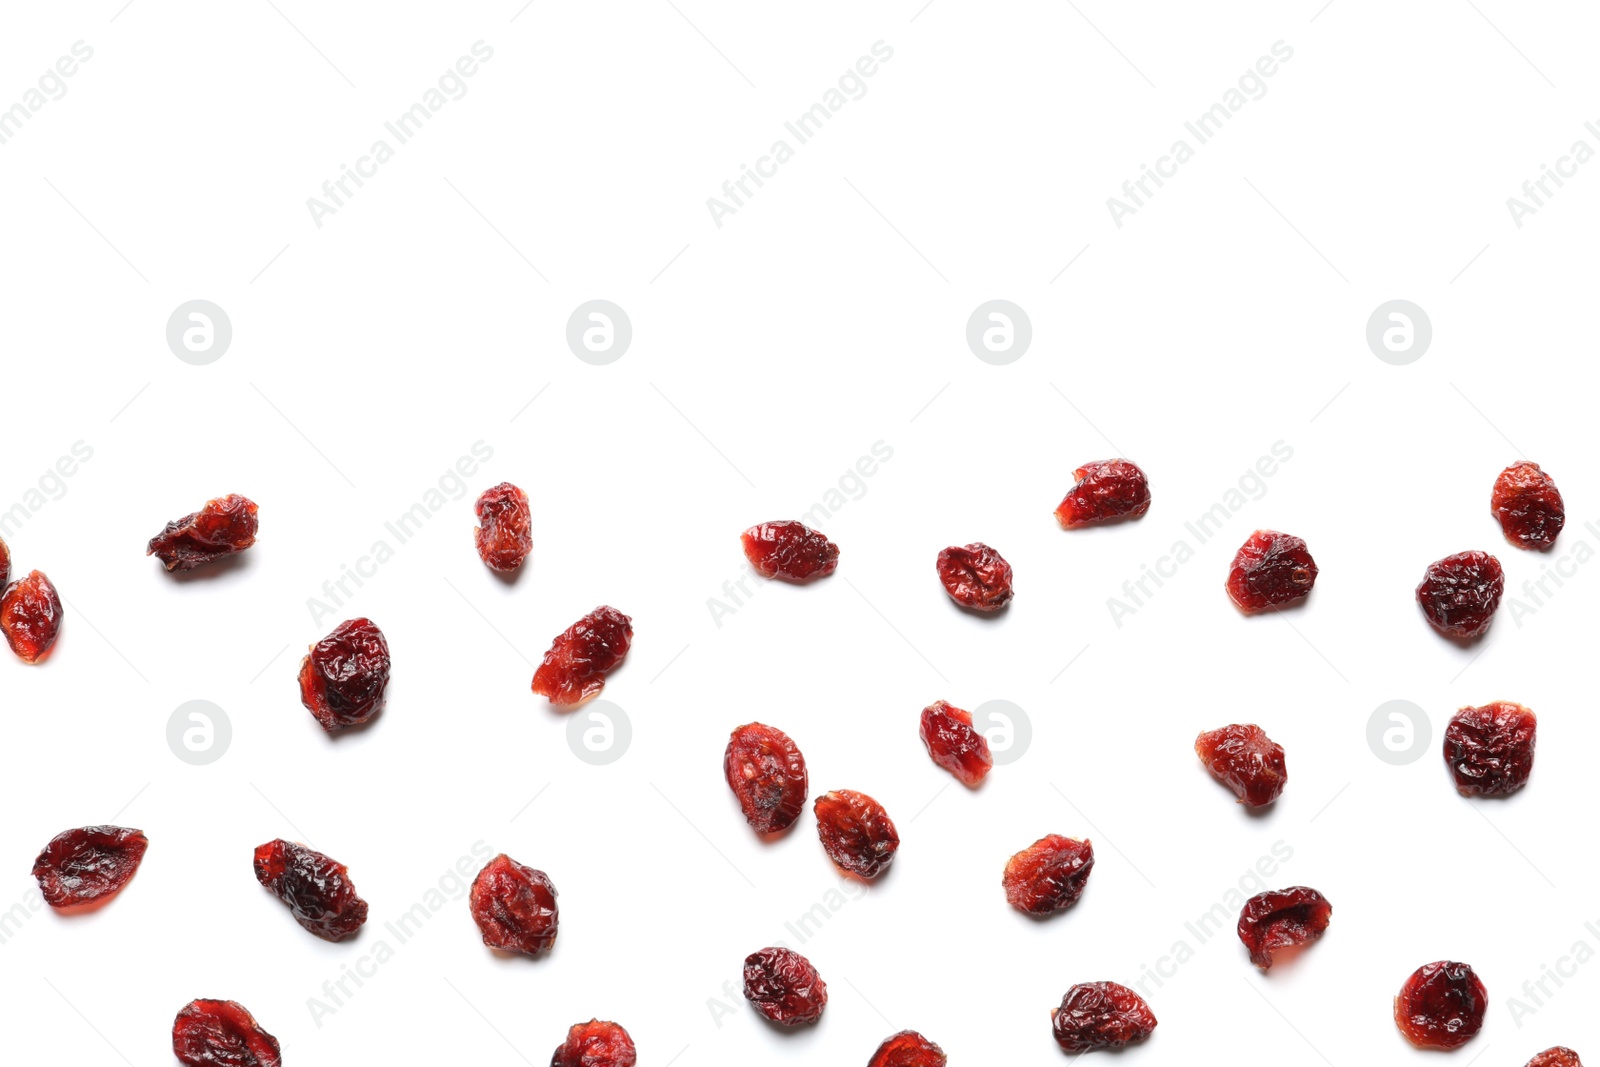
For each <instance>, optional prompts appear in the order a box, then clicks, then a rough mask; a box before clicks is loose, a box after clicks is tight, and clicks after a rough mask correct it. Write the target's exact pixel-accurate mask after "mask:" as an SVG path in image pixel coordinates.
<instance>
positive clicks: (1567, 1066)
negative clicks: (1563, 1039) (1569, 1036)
mask: <svg viewBox="0 0 1600 1067" xmlns="http://www.w3.org/2000/svg"><path fill="white" fill-rule="evenodd" d="M1528 1067H1583V1061H1582V1060H1580V1059H1578V1054H1577V1053H1576V1052H1574V1051H1572V1050H1571V1049H1570V1048H1562V1047H1560V1046H1559V1045H1558V1046H1556V1047H1555V1048H1547V1049H1545V1050H1544V1051H1543V1052H1541V1053H1539V1054H1538V1055H1537V1056H1535V1057H1534V1058H1533V1059H1531V1060H1529V1061H1528Z"/></svg>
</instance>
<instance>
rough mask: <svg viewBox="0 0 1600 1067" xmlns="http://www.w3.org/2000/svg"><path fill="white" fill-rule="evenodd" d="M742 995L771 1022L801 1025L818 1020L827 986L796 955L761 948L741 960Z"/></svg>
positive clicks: (786, 951)
mask: <svg viewBox="0 0 1600 1067" xmlns="http://www.w3.org/2000/svg"><path fill="white" fill-rule="evenodd" d="M744 996H745V999H746V1000H748V1001H749V1002H750V1003H751V1004H753V1005H755V1009H756V1011H758V1012H760V1013H761V1014H762V1015H763V1016H765V1017H766V1018H767V1019H770V1020H771V1021H772V1022H775V1023H777V1024H779V1025H780V1026H801V1025H803V1024H805V1023H814V1022H816V1021H817V1020H818V1019H820V1018H822V1009H823V1008H826V1007H827V1006H828V984H827V983H826V982H824V981H823V980H822V976H821V975H819V974H817V969H816V968H815V967H813V966H811V961H810V960H808V959H806V958H805V957H804V956H802V955H800V953H798V952H794V951H791V950H790V949H786V948H764V949H762V950H761V951H760V952H752V953H750V955H748V956H746V957H745V960H744Z"/></svg>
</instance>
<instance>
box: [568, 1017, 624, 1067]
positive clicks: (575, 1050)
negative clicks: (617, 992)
mask: <svg viewBox="0 0 1600 1067" xmlns="http://www.w3.org/2000/svg"><path fill="white" fill-rule="evenodd" d="M638 1062H639V1054H638V1053H637V1052H635V1051H634V1048H633V1038H631V1037H629V1036H628V1031H626V1030H624V1029H623V1028H622V1027H620V1026H618V1025H617V1024H616V1023H607V1022H601V1021H600V1020H599V1019H590V1020H589V1021H588V1022H586V1023H578V1024H576V1025H575V1026H573V1027H572V1028H571V1029H569V1030H568V1031H567V1040H566V1041H565V1042H563V1043H562V1045H561V1047H560V1048H558V1049H556V1054H555V1055H554V1056H552V1057H551V1058H550V1067H635V1065H636V1064H637V1063H638Z"/></svg>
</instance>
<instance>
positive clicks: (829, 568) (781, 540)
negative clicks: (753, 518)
mask: <svg viewBox="0 0 1600 1067" xmlns="http://www.w3.org/2000/svg"><path fill="white" fill-rule="evenodd" d="M739 540H740V541H741V542H743V544H744V556H745V559H748V560H749V561H750V566H752V567H754V568H755V572H756V573H757V574H759V575H761V577H763V578H782V579H783V580H784V581H786V582H809V581H810V580H811V579H813V578H826V577H827V576H828V575H830V574H832V573H833V572H834V571H836V570H838V569H839V546H838V545H836V544H834V543H833V542H832V541H830V540H828V538H827V536H826V535H824V534H822V533H819V532H818V531H816V530H813V529H812V528H811V527H809V526H807V525H806V524H805V523H802V522H795V521H794V520H792V519H780V520H779V521H777V522H763V523H761V524H760V525H757V526H752V527H750V529H748V530H746V531H745V532H744V533H742V534H740V535H739Z"/></svg>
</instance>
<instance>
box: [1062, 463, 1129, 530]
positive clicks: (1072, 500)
mask: <svg viewBox="0 0 1600 1067" xmlns="http://www.w3.org/2000/svg"><path fill="white" fill-rule="evenodd" d="M1072 476H1073V477H1074V478H1076V479H1077V483H1076V484H1075V485H1073V487H1072V488H1071V489H1069V490H1067V495H1066V497H1065V499H1063V500H1062V501H1061V504H1060V505H1059V506H1058V507H1057V508H1056V521H1057V522H1059V523H1061V525H1062V526H1064V527H1066V528H1067V529H1069V530H1070V529H1072V528H1074V527H1076V526H1093V525H1096V524H1098V523H1103V522H1116V521H1118V520H1119V519H1137V518H1138V517H1139V516H1141V515H1143V514H1144V513H1145V512H1147V511H1149V510H1150V483H1149V481H1148V480H1146V478H1145V476H1144V471H1142V470H1140V469H1139V466H1138V464H1136V463H1133V462H1130V461H1129V460H1126V459H1103V460H1096V461H1095V462H1093V463H1085V464H1084V465H1083V466H1081V467H1079V468H1078V469H1077V470H1075V471H1073V472H1072Z"/></svg>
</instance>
